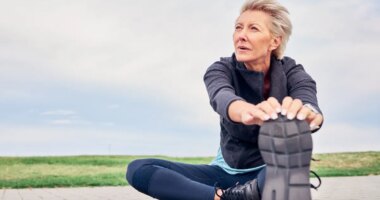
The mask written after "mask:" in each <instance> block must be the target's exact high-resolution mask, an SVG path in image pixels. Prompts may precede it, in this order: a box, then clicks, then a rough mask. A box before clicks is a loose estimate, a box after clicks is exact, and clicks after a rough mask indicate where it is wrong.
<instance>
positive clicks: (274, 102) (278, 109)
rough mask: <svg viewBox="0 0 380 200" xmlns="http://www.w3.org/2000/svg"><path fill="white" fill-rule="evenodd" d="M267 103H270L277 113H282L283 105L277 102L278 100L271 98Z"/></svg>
mask: <svg viewBox="0 0 380 200" xmlns="http://www.w3.org/2000/svg"><path fill="white" fill-rule="evenodd" d="M267 101H268V103H269V104H270V105H271V106H272V108H273V109H274V110H275V111H276V112H277V113H280V112H281V104H280V103H279V102H278V101H277V99H276V98H274V97H269V98H268V100H267Z"/></svg>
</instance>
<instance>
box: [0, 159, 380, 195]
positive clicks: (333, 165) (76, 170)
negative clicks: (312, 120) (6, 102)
mask: <svg viewBox="0 0 380 200" xmlns="http://www.w3.org/2000/svg"><path fill="white" fill-rule="evenodd" d="M314 157H315V158H317V159H320V160H321V161H319V162H313V163H312V167H311V168H312V169H313V170H314V171H316V172H317V173H318V174H319V175H321V176H364V175H380V152H361V153H339V154H316V155H314ZM138 158H161V159H167V160H172V161H178V162H185V163H192V164H207V163H209V162H210V161H211V159H212V158H211V157H194V158H174V157H164V156H66V157H0V188H29V187H31V188H35V187H80V186H105V185H107V186H123V185H127V182H126V181H125V178H124V177H125V171H126V167H127V165H128V163H130V162H131V161H132V160H135V159H138Z"/></svg>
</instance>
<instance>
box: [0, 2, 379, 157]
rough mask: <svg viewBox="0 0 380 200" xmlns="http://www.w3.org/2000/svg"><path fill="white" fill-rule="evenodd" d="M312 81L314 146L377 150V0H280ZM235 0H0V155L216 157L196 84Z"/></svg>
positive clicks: (228, 43) (227, 43)
mask: <svg viewBox="0 0 380 200" xmlns="http://www.w3.org/2000/svg"><path fill="white" fill-rule="evenodd" d="M280 2H281V3H282V4H284V5H285V6H286V7H287V8H288V9H289V11H290V13H291V20H292V22H293V26H294V29H293V35H292V36H291V38H290V41H289V43H288V49H287V51H286V55H287V56H290V57H292V58H294V59H295V60H296V61H297V62H298V63H300V64H302V65H303V66H304V67H305V69H306V71H307V72H308V73H310V74H311V76H312V77H313V78H314V79H315V80H316V81H317V86H318V97H319V101H320V107H321V108H322V111H323V112H324V115H325V123H324V125H323V127H322V129H321V130H320V131H319V132H318V133H316V134H314V135H313V138H314V149H315V152H317V153H318V152H347V151H368V150H377V151H379V150H380V103H378V99H379V98H380V84H379V78H378V76H379V74H380V62H379V61H378V59H379V58H380V37H379V35H380V3H379V2H378V1H376V0H346V1H341V0H319V1H305V0H283V1H280ZM242 3H243V1H230V0H210V1H201V0H184V1H178V0H162V1H153V0H150V1H133V0H107V1H105V0H103V1H101V0H91V1H90V0H88V1H85V0H65V1H63V0H62V1H59V0H54V1H51V0H34V1H28V0H14V1H6V0H0V156H4V155H16V156H22V155H83V154H139V155H142V154H144V155H146V154H148V155H157V154H161V155H170V156H213V155H215V153H216V151H217V148H218V145H219V120H218V119H219V118H218V115H217V114H216V113H215V112H214V111H213V110H212V108H211V106H210V105H209V102H208V97H207V93H206V90H205V86H204V84H203V74H204V72H205V71H206V69H207V67H208V66H210V65H211V64H212V63H213V62H215V61H217V60H219V58H220V57H226V56H230V55H231V54H232V53H233V45H232V32H233V25H234V21H235V19H236V18H237V16H238V13H239V9H240V6H241V5H242Z"/></svg>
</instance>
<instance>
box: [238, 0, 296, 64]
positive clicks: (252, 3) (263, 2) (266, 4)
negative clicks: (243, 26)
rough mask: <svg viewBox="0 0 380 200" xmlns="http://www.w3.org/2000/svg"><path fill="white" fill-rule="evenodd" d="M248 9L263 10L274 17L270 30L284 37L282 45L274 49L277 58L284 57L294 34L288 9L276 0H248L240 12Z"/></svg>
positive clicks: (273, 33)
mask: <svg viewBox="0 0 380 200" xmlns="http://www.w3.org/2000/svg"><path fill="white" fill-rule="evenodd" d="M248 10H257V11H262V12H264V13H267V14H268V15H270V16H271V17H272V25H271V26H270V31H271V33H272V35H273V36H275V37H281V38H282V41H281V44H280V46H279V47H278V48H277V49H275V50H274V51H273V54H274V55H275V56H276V58H277V59H282V58H283V57H284V52H285V49H286V44H287V43H288V40H289V37H290V35H291V34H292V22H291V21H290V19H289V11H288V9H286V8H285V7H284V6H282V5H281V4H279V3H278V2H277V1H276V0H247V1H246V2H245V3H244V4H243V6H242V8H241V11H240V14H242V13H243V12H245V11H248Z"/></svg>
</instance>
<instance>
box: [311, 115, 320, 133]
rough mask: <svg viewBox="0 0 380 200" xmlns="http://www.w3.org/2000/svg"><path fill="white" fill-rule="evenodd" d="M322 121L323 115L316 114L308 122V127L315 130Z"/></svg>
mask: <svg viewBox="0 0 380 200" xmlns="http://www.w3.org/2000/svg"><path fill="white" fill-rule="evenodd" d="M322 122H323V116H322V115H321V114H316V116H315V117H314V119H313V120H312V121H311V122H310V129H311V130H315V129H318V128H319V127H320V126H321V124H322Z"/></svg>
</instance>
